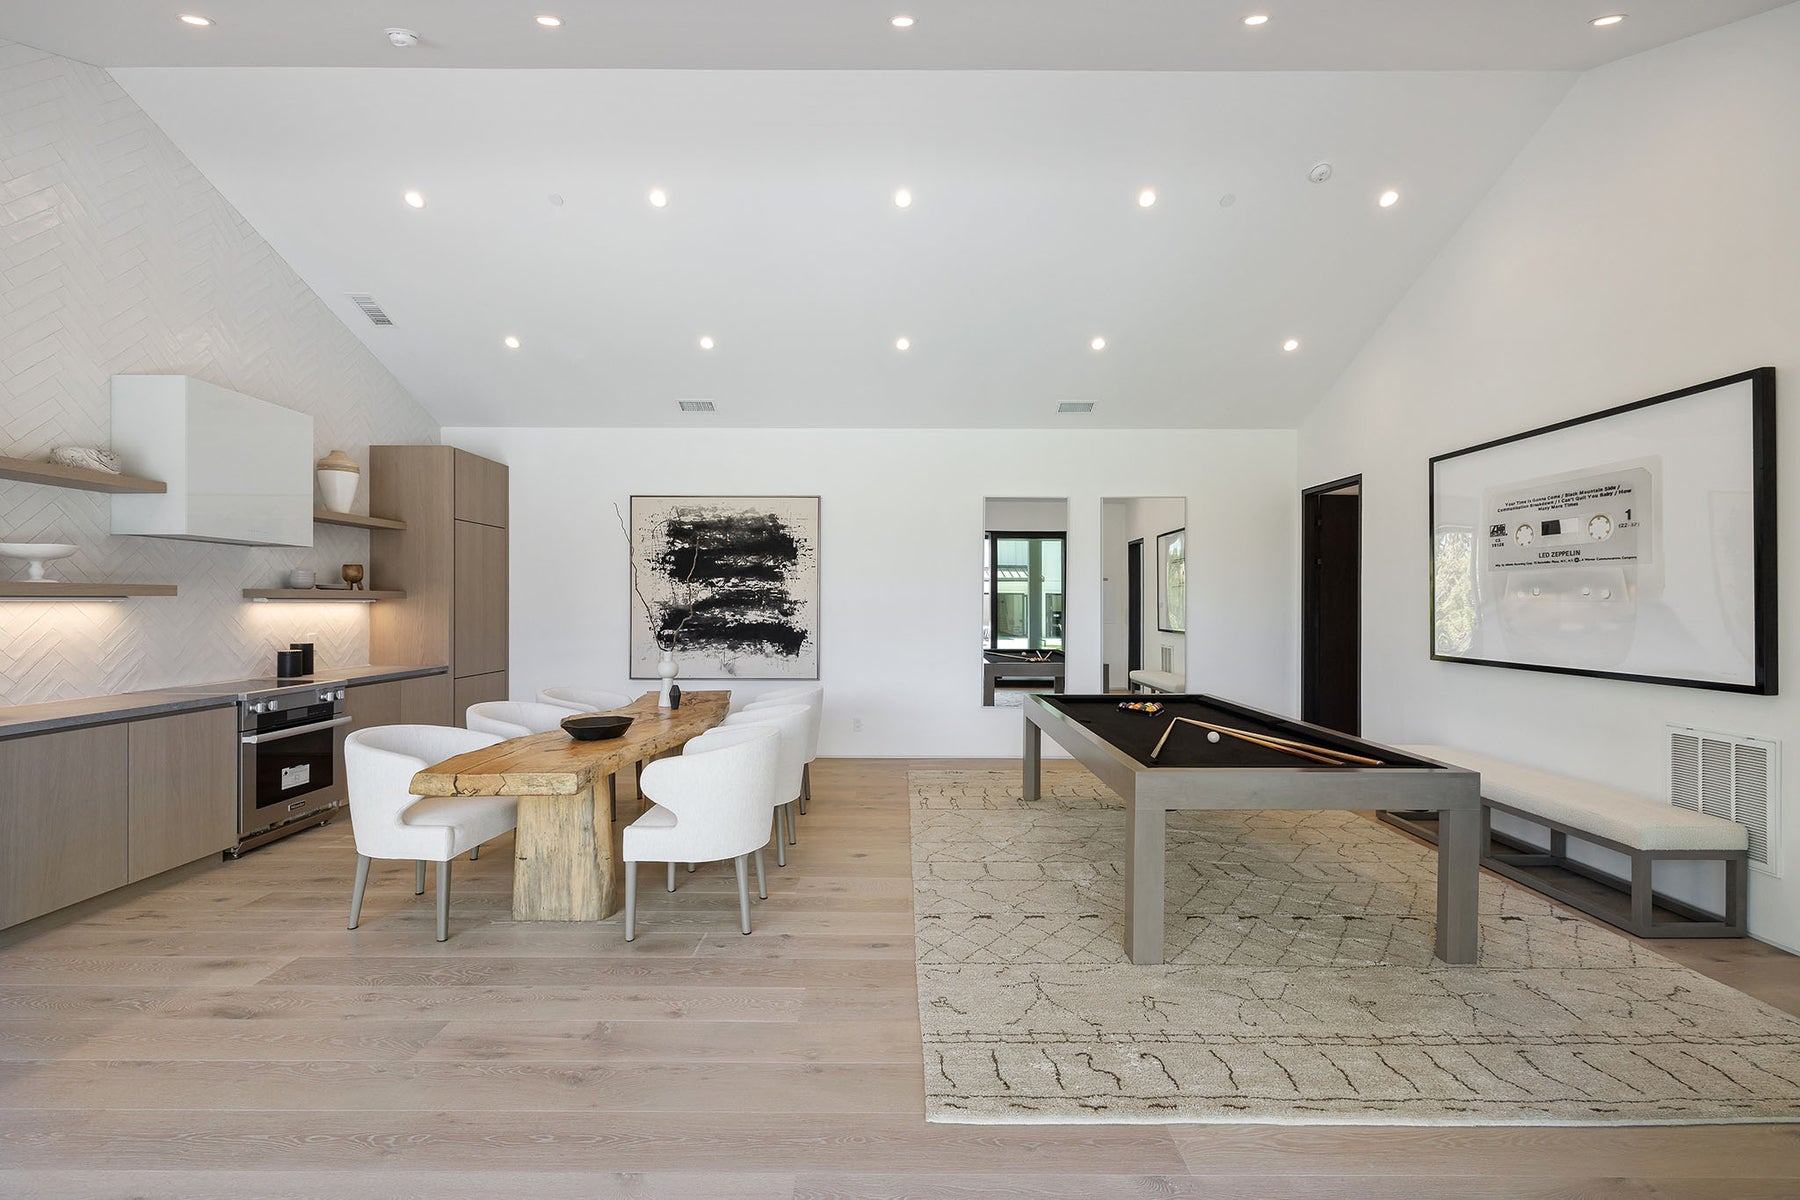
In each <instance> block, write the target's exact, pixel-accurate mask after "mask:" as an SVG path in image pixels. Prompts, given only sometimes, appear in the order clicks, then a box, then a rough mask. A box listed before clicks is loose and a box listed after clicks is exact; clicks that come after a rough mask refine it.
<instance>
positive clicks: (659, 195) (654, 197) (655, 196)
mask: <svg viewBox="0 0 1800 1200" xmlns="http://www.w3.org/2000/svg"><path fill="white" fill-rule="evenodd" d="M650 207H651V208H667V207H669V193H667V192H665V191H663V190H662V189H661V188H651V189H650Z"/></svg>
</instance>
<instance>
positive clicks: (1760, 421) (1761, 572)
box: [1426, 367, 1779, 696]
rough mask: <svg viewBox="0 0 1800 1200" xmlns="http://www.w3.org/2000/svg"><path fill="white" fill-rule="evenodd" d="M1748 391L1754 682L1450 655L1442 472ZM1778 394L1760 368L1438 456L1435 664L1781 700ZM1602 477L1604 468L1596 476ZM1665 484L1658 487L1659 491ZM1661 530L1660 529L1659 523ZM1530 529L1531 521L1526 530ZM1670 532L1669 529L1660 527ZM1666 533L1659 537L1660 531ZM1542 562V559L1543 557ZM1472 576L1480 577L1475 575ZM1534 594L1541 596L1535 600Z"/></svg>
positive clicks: (1430, 471) (1432, 624) (1430, 468)
mask: <svg viewBox="0 0 1800 1200" xmlns="http://www.w3.org/2000/svg"><path fill="white" fill-rule="evenodd" d="M1746 383H1747V384H1749V385H1750V396H1749V414H1748V415H1749V428H1750V443H1751V444H1750V447H1749V451H1750V453H1749V462H1750V478H1749V479H1747V480H1745V481H1744V484H1745V486H1746V488H1747V489H1748V491H1749V495H1750V505H1749V519H1750V527H1751V543H1750V554H1749V562H1750V577H1751V578H1750V597H1749V611H1750V615H1751V621H1752V635H1751V647H1750V650H1749V659H1750V671H1749V672H1748V674H1750V675H1751V676H1752V678H1750V679H1747V680H1745V681H1743V682H1733V681H1730V680H1722V679H1716V678H1705V677H1701V676H1698V675H1684V674H1656V673H1645V672H1638V671H1623V670H1606V669H1599V668H1594V667H1585V666H1579V665H1569V664H1563V663H1554V662H1538V661H1519V660H1510V659H1496V658H1487V657H1481V656H1479V655H1471V654H1462V653H1445V652H1444V650H1443V648H1442V645H1441V641H1440V632H1441V627H1442V624H1443V623H1442V621H1441V619H1440V616H1441V614H1440V611H1439V604H1440V598H1441V597H1442V596H1443V591H1442V590H1441V589H1440V583H1441V582H1445V581H1442V580H1440V577H1439V571H1440V554H1439V549H1440V526H1439V524H1438V514H1439V503H1440V488H1439V483H1440V471H1441V470H1442V469H1443V467H1444V464H1446V463H1450V462H1452V461H1454V460H1457V459H1462V458H1466V457H1468V456H1471V455H1476V454H1480V453H1482V452H1483V451H1488V450H1493V449H1496V448H1498V447H1503V446H1511V445H1514V444H1516V443H1520V442H1524V441H1527V440H1530V439H1533V438H1545V437H1551V436H1553V435H1555V434H1558V433H1561V432H1563V431H1566V430H1571V429H1575V428H1577V427H1580V426H1588V425H1593V424H1595V423H1597V422H1604V421H1607V420H1609V419H1613V418H1618V417H1621V416H1624V415H1626V414H1630V413H1638V412H1641V411H1642V410H1644V409H1648V408H1651V407H1653V406H1657V405H1666V404H1676V403H1679V402H1680V401H1682V400H1686V399H1690V398H1694V397H1700V396H1703V395H1705V394H1707V393H1711V392H1715V391H1718V390H1720V389H1724V388H1730V387H1736V386H1737V385H1740V384H1746ZM1775 397H1776V391H1775V369H1774V368H1773V367H1758V368H1756V369H1754V370H1750V371H1743V372H1740V373H1738V374H1735V375H1727V376H1724V377H1722V378H1719V379H1713V380H1708V381H1707V382H1705V383H1700V384H1695V385H1693V386H1692V387H1685V388H1681V389H1678V390H1676V391H1672V392H1665V393H1663V394H1662V395H1659V396H1651V397H1649V398H1648V399H1645V400H1638V401H1634V402H1633V403H1630V404H1621V405H1618V406H1616V407H1613V408H1607V409H1602V410H1600V411H1598V412H1592V413H1587V414H1585V415H1583V416H1579V417H1573V418H1571V419H1569V420H1566V421H1559V422H1556V423H1554V424H1550V425H1543V426H1540V427H1538V428H1536V429H1529V430H1526V431H1524V432H1522V433H1516V434H1512V435H1510V436H1508V437H1503V438H1495V439H1493V440H1491V441H1487V442H1482V443H1480V444H1478V445H1474V446H1467V447H1464V448H1463V449H1460V450H1454V451H1450V452H1448V453H1445V454H1439V455H1435V456H1433V457H1432V458H1431V459H1430V460H1429V463H1428V465H1427V480H1426V484H1427V497H1428V499H1427V510H1426V512H1427V517H1426V536H1427V562H1428V563H1429V564H1430V572H1429V576H1430V589H1431V590H1430V593H1429V598H1428V604H1427V612H1426V620H1427V628H1426V636H1427V645H1428V646H1429V648H1430V652H1431V658H1432V660H1433V661H1435V662H1456V663H1464V664H1467V665H1471V666H1483V667H1502V668H1506V669H1508V670H1519V671H1538V672H1546V673H1551V674H1559V675H1578V676H1585V677H1588V678H1595V679H1614V680H1622V681H1626V682H1631V683H1651V684H1659V685H1664V686H1669V687H1685V688H1697V689H1702V690H1706V691H1719V692H1737V693H1743V694H1749V695H1761V696H1773V695H1777V694H1779V680H1778V672H1777V662H1778V644H1779V637H1778V621H1779V616H1778V597H1777V567H1778V563H1777V537H1776V460H1775V451H1776V441H1775V420H1776V401H1775ZM1596 469H1598V468H1596ZM1660 486H1661V485H1660V483H1659V484H1658V487H1659V488H1660ZM1658 520H1659V522H1660V521H1661V519H1660V518H1658ZM1531 523H1532V522H1531V521H1530V520H1526V521H1524V522H1523V524H1525V525H1530V524H1531ZM1661 523H1662V524H1666V522H1661ZM1500 528H1501V527H1500V526H1499V525H1492V526H1490V527H1488V528H1487V529H1486V530H1485V532H1484V531H1483V530H1482V529H1480V528H1472V529H1471V530H1470V536H1471V539H1472V541H1479V540H1480V539H1482V538H1483V537H1487V538H1492V537H1493V536H1494V535H1496V534H1497V533H1498V532H1499V531H1500ZM1659 533H1660V531H1659ZM1540 557H1541V555H1540ZM1471 574H1477V572H1474V571H1473V570H1471ZM1534 594H1535V593H1534Z"/></svg>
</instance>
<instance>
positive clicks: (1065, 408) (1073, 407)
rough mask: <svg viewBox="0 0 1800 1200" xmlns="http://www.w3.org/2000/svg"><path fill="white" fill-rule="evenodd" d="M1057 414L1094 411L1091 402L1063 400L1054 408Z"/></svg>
mask: <svg viewBox="0 0 1800 1200" xmlns="http://www.w3.org/2000/svg"><path fill="white" fill-rule="evenodd" d="M1056 411H1057V412H1059V413H1091V412H1093V411H1094V402H1093V401H1092V400H1064V401H1063V402H1062V403H1061V404H1059V405H1057V406H1056Z"/></svg>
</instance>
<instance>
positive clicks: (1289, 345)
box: [1281, 338, 1300, 354]
mask: <svg viewBox="0 0 1800 1200" xmlns="http://www.w3.org/2000/svg"><path fill="white" fill-rule="evenodd" d="M1281 348H1282V349H1283V350H1286V351H1287V352H1288V353H1289V354H1292V353H1293V352H1294V351H1296V350H1298V349H1299V348H1300V339H1299V338H1289V339H1288V340H1287V341H1285V342H1283V343H1281Z"/></svg>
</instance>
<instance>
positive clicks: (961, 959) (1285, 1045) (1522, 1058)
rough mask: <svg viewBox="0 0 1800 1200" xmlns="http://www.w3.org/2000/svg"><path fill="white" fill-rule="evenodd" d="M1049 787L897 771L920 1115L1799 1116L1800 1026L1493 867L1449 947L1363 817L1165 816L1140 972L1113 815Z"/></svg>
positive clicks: (1406, 848) (1429, 901)
mask: <svg viewBox="0 0 1800 1200" xmlns="http://www.w3.org/2000/svg"><path fill="white" fill-rule="evenodd" d="M1044 790H1045V798H1044V799H1043V800H1042V801H1040V802H1039V803H1038V804H1037V805H1035V806H1034V807H1033V808H1031V809H1027V808H1026V807H1025V805H1024V803H1023V801H1022V800H1021V799H1020V795H1019V778H1018V775H1017V774H1016V772H1005V773H1002V772H991V771H919V772H914V773H913V774H912V776H911V791H912V837H913V881H914V889H915V912H916V917H917V920H916V923H917V929H918V963H919V1014H920V1019H921V1022H922V1024H923V1028H924V1040H925V1093H926V1110H927V1116H928V1117H929V1119H930V1120H933V1121H977V1122H1002V1123H1005V1122H1037V1121H1046V1122H1047V1121H1054V1122H1066V1121H1093V1122H1176V1121H1238V1122H1278V1123H1288V1124H1300V1123H1318V1124H1382V1125H1525V1124H1529V1125H1641V1124H1697V1123H1716V1122H1737V1121H1795V1120H1800V1019H1796V1018H1793V1017H1790V1016H1787V1015H1786V1014H1784V1013H1781V1012H1779V1011H1778V1010H1776V1009H1773V1008H1770V1007H1768V1006H1767V1005H1764V1004H1762V1003H1760V1002H1759V1001H1756V1000H1753V999H1751V998H1750V997H1748V996H1746V995H1744V994H1743V993H1741V992H1738V991H1736V990H1734V989H1732V988H1729V987H1726V986H1725V985H1723V984H1720V983H1715V982H1713V981H1712V980H1709V979H1707V978H1705V977H1704V976H1701V975H1698V974H1696V973H1695V972H1693V971H1691V970H1689V969H1687V968H1686V967H1683V966H1680V965H1679V964H1677V963H1674V962H1672V961H1670V960H1669V959H1666V958H1663V957H1662V956H1661V955H1659V954H1656V953H1653V952H1651V951H1649V950H1645V949H1643V948H1640V947H1639V946H1637V945H1636V944H1634V943H1632V942H1630V941H1627V940H1626V939H1625V938H1623V937H1620V936H1618V935H1617V934H1614V933H1612V932H1611V931H1609V930H1606V929H1603V928H1600V927H1597V926H1595V925H1593V924H1591V923H1589V922H1587V921H1584V920H1580V919H1577V918H1574V917H1571V916H1568V915H1566V914H1564V913H1560V912H1558V911H1557V910H1556V909H1554V908H1553V907H1552V906H1551V905H1550V904H1549V903H1548V902H1547V901H1546V900H1544V899H1543V898H1541V897H1540V896H1538V895H1537V894H1535V893H1533V892H1530V891H1527V890H1525V889H1523V888H1518V887H1514V886H1513V885H1511V884H1509V883H1506V882H1504V881H1502V880H1499V879H1493V878H1485V877H1484V878H1483V879H1482V881H1481V889H1482V890H1481V908H1482V920H1481V936H1482V953H1481V964H1480V965H1479V966H1477V967H1468V966H1463V967H1452V966H1446V965H1445V964H1443V963H1440V962H1438V961H1437V960H1436V959H1434V958H1433V957H1432V953H1431V946H1432V933H1433V928H1434V924H1433V916H1432V914H1433V910H1434V905H1435V896H1436V866H1435V858H1434V856H1433V855H1432V854H1431V852H1430V851H1428V850H1426V849H1424V848H1422V847H1420V846H1418V845H1416V844H1415V843H1413V842H1411V841H1410V840H1408V839H1406V838H1403V837H1401V836H1399V835H1398V834H1395V833H1393V832H1390V831H1389V830H1388V829H1387V828H1386V827H1384V826H1381V825H1379V824H1377V823H1375V822H1373V821H1370V820H1368V819H1366V818H1363V817H1359V816H1356V815H1355V814H1352V813H1343V812H1319V813H1281V812H1238V813H1225V812H1219V813H1206V812H1182V813H1170V814H1169V830H1168V841H1169V854H1168V881H1169V886H1168V908H1167V929H1168V938H1167V946H1166V949H1167V962H1166V963H1165V964H1164V965H1162V966H1155V967H1138V966H1132V965H1131V964H1130V963H1129V962H1128V961H1127V960H1126V958H1125V952H1124V948H1123V943H1122V941H1121V931H1122V917H1121V912H1122V903H1123V895H1124V889H1123V878H1124V871H1123V865H1124V828H1125V821H1124V810H1123V809H1122V807H1121V806H1120V802H1119V800H1118V798H1117V797H1115V796H1114V795H1113V794H1112V793H1111V792H1109V791H1108V790H1106V789H1105V788H1104V787H1102V786H1101V785H1100V784H1099V783H1098V782H1097V781H1096V780H1094V779H1093V777H1092V776H1090V775H1088V774H1086V773H1085V772H1081V771H1079V770H1077V769H1070V768H1060V767H1047V768H1046V771H1045V789H1044Z"/></svg>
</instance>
